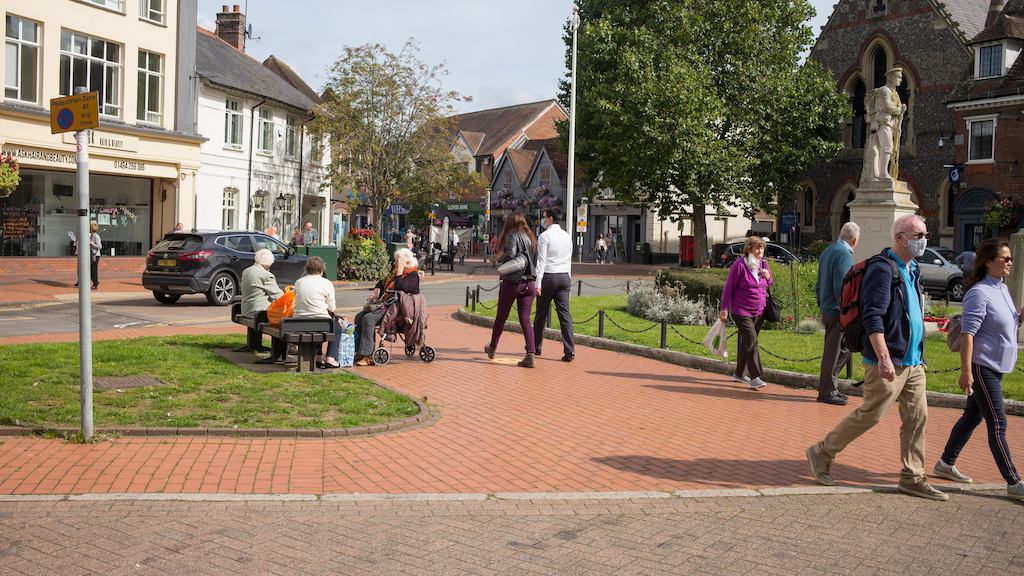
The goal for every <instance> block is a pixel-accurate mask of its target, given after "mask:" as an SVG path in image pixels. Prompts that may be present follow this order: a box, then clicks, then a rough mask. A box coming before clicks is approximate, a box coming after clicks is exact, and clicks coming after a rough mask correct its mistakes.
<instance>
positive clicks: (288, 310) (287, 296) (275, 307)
mask: <svg viewBox="0 0 1024 576" xmlns="http://www.w3.org/2000/svg"><path fill="white" fill-rule="evenodd" d="M294 312H295V288H293V287H291V286H289V287H287V288H285V289H284V295H283V296H281V297H280V298H278V299H277V300H274V301H273V302H271V303H270V306H269V307H268V308H267V320H268V321H270V325H271V326H280V325H281V319H282V318H291V317H292V314H293V313H294Z"/></svg>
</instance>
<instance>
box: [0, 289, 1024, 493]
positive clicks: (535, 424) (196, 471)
mask: <svg viewBox="0 0 1024 576" xmlns="http://www.w3.org/2000/svg"><path fill="white" fill-rule="evenodd" d="M453 311H454V307H447V308H434V309H433V310H432V314H433V316H432V319H431V323H430V328H429V335H428V340H429V342H430V344H431V345H432V346H434V347H435V348H436V349H437V360H436V361H435V362H434V363H432V364H423V363H422V362H420V361H419V360H418V359H413V360H406V359H405V358H404V357H403V355H402V354H401V351H400V350H399V349H396V350H395V352H396V354H395V355H394V356H393V357H394V358H395V360H393V362H392V363H391V364H389V365H387V366H382V367H366V368H360V369H357V370H355V372H356V373H358V374H361V375H363V376H366V377H367V378H370V379H373V380H376V381H379V382H381V383H383V384H387V385H389V386H392V387H394V388H397V389H399V390H402V391H404V392H407V393H409V394H411V395H413V396H415V397H420V398H425V399H426V400H427V402H428V403H429V404H430V405H432V406H433V407H434V410H436V412H437V413H438V414H439V415H440V417H439V419H438V420H437V421H436V422H435V423H433V424H430V425H427V426H423V427H420V428H418V429H411V430H404V431H399V432H395V433H390V434H383V435H378V436H372V437H352V438H342V439H329V440H313V439H305V440H304V439H299V440H289V439H247V438H189V437H180V438H121V439H117V440H114V441H106V442H101V443H99V444H95V445H75V444H68V443H65V442H63V441H60V440H48V439H41V438H4V439H0V442H2V444H0V494H76V493H140V492H165V493H168V492H170V493H174V492H202V493H244V494H247V493H256V494H267V493H298V494H335V493H356V492H358V493H369V494H380V493H392V494H399V493H476V494H479V493H484V494H488V493H496V492H577V491H638V490H639V491H644V490H665V491H671V490H678V489H698V488H747V487H781V486H792V485H807V484H810V483H811V479H810V477H809V474H808V470H807V464H806V462H805V460H804V449H805V448H806V447H807V446H808V445H810V444H811V443H812V442H814V441H815V440H817V439H819V438H820V437H821V436H823V435H824V434H825V432H827V431H828V430H829V429H830V428H831V427H832V426H833V425H834V424H835V423H836V422H838V421H839V420H840V419H841V418H842V417H843V416H844V415H845V414H847V413H848V412H849V411H850V410H851V409H852V408H853V406H855V405H857V404H858V403H859V402H860V400H859V399H856V398H852V399H851V401H852V405H851V406H850V407H846V408H841V407H833V406H828V405H825V404H820V403H817V402H815V401H814V396H813V395H814V392H813V391H808V390H791V389H787V388H783V387H781V386H775V385H770V386H768V387H767V388H765V389H763V390H761V391H758V392H755V391H751V390H748V389H747V388H746V387H745V386H741V385H739V384H736V383H734V382H732V381H731V380H729V379H727V378H726V377H723V376H720V375H715V374H708V373H704V372H700V371H696V370H689V369H685V368H680V367H677V366H673V365H669V364H664V363H660V362H656V361H654V360H648V359H644V358H635V357H631V356H627V355H623V354H618V353H614V352H609V351H604V350H594V349H588V348H581V349H580V350H579V353H578V356H577V360H576V361H575V362H573V363H570V364H566V363H564V362H561V361H559V360H558V357H559V356H560V355H561V354H560V352H559V350H557V348H558V346H557V343H555V342H549V343H548V345H547V346H546V347H545V348H546V353H547V356H545V357H544V358H542V359H540V360H539V361H538V363H537V368H536V369H534V370H526V369H523V368H518V367H516V366H515V362H516V361H517V360H518V359H519V357H520V354H521V353H520V352H519V351H521V350H522V339H521V338H522V336H520V335H517V334H514V333H508V334H506V335H505V337H504V338H503V340H502V341H501V343H500V346H499V356H498V357H497V358H495V359H494V360H493V361H489V360H488V359H487V358H486V357H485V356H484V355H483V353H482V351H481V349H482V347H483V344H484V343H485V342H486V341H487V338H488V331H487V330H484V329H481V328H476V327H472V326H467V325H464V324H461V323H458V322H456V321H455V320H453V319H452V318H451V317H450V314H451V313H452V312H453ZM325 377H329V376H327V375H325ZM958 415H959V412H958V411H956V410H951V409H942V408H933V409H932V410H931V412H930V419H929V425H928V438H927V443H928V452H927V455H928V463H929V467H930V465H931V463H932V462H933V461H934V460H935V459H936V458H937V457H938V453H939V451H940V449H941V447H942V445H943V443H944V441H945V439H946V435H947V433H948V431H949V430H950V427H951V426H952V424H953V422H954V421H955V420H956V418H957V417H958ZM99 424H100V425H102V423H99ZM898 426H899V418H898V414H897V410H895V409H893V410H890V411H889V413H888V414H887V415H886V417H885V418H884V419H883V421H882V422H881V423H880V424H879V425H878V426H876V428H875V429H873V430H872V431H870V432H869V433H867V434H866V435H865V436H863V437H862V438H861V439H859V440H858V441H857V442H855V443H854V444H852V445H851V446H850V447H849V448H848V449H847V450H846V451H845V452H844V453H843V454H841V455H840V458H839V459H838V460H837V462H836V464H835V466H834V468H833V472H834V475H835V477H836V479H837V480H838V481H839V482H841V483H844V484H852V485H860V484H893V483H895V482H896V481H897V479H898V478H897V472H898V469H899V448H898V446H899V442H898ZM1009 442H1010V445H1011V446H1018V447H1022V446H1024V426H1022V425H1021V421H1020V420H1019V419H1017V418H1011V419H1010V425H1009ZM1022 449H1024V448H1022ZM960 468H961V469H962V470H964V471H965V472H967V473H968V474H970V475H972V476H974V478H975V479H976V480H978V481H980V482H999V481H1000V478H999V475H998V472H997V470H996V468H995V465H994V464H993V462H992V458H991V456H990V455H989V453H988V446H987V444H986V442H985V436H984V434H983V433H979V434H976V435H975V438H974V439H973V440H972V441H971V442H970V443H969V444H968V446H967V448H966V450H965V451H964V453H963V456H962V459H961V462H960Z"/></svg>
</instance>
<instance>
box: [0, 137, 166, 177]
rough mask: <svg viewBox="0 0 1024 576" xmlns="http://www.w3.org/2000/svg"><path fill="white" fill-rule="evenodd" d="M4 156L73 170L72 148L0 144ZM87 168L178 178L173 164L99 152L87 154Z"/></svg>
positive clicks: (29, 164)
mask: <svg viewBox="0 0 1024 576" xmlns="http://www.w3.org/2000/svg"><path fill="white" fill-rule="evenodd" d="M0 151H2V152H3V154H4V155H5V156H6V155H7V154H10V155H12V156H14V158H16V159H17V160H18V162H19V163H22V164H24V165H25V166H32V167H36V166H38V167H41V168H57V169H63V170H74V169H75V166H76V165H77V164H76V161H75V155H74V153H73V152H65V151H63V150H47V149H45V148H34V147H30V146H22V145H19V144H7V145H4V146H3V147H0ZM89 170H90V172H105V173H110V174H124V175H131V176H143V177H147V178H171V179H177V178H178V167H177V166H176V165H174V164H167V163H158V162H152V161H143V160H140V159H138V158H110V157H107V156H105V155H100V154H90V155H89Z"/></svg>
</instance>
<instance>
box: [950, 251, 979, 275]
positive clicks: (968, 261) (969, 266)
mask: <svg viewBox="0 0 1024 576" xmlns="http://www.w3.org/2000/svg"><path fill="white" fill-rule="evenodd" d="M977 258H978V255H977V254H976V253H975V252H974V250H964V251H963V252H961V253H960V255H959V256H957V257H956V259H955V260H953V263H954V264H956V265H957V266H959V267H960V271H961V272H963V273H964V275H965V276H966V275H967V274H970V273H971V270H974V262H975V261H976V260H977Z"/></svg>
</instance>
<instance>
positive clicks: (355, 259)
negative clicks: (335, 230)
mask: <svg viewBox="0 0 1024 576" xmlns="http://www.w3.org/2000/svg"><path fill="white" fill-rule="evenodd" d="M389 265H390V262H389V258H388V249H387V246H385V245H384V242H383V241H382V240H381V239H380V237H379V236H377V234H376V233H374V232H373V231H372V230H367V229H362V228H354V229H352V230H351V231H349V233H348V236H346V237H345V242H344V243H343V244H342V245H341V251H340V252H339V253H338V278H343V279H348V280H370V281H375V280H380V279H381V278H383V277H384V276H386V275H387V273H388V267H389Z"/></svg>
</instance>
